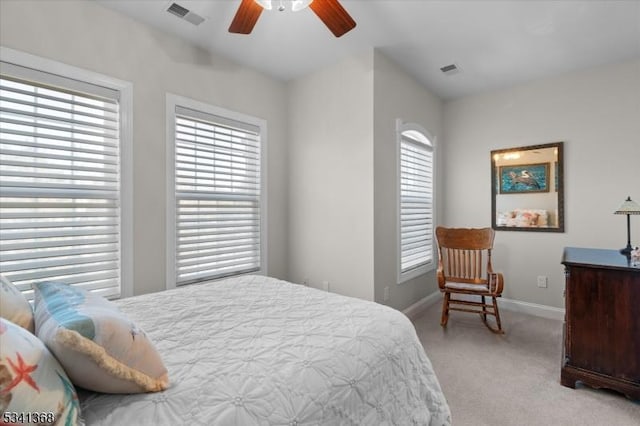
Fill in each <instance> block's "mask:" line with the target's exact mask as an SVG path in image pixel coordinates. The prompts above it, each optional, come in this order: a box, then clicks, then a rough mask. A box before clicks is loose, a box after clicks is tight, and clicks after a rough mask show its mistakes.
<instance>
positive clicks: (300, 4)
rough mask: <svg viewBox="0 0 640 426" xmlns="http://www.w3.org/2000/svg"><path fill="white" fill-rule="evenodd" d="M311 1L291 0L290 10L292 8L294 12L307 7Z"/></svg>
mask: <svg viewBox="0 0 640 426" xmlns="http://www.w3.org/2000/svg"><path fill="white" fill-rule="evenodd" d="M311 3H313V0H293V1H292V2H291V10H293V11H294V12H297V11H299V10H302V9H305V8H307V7H309V5H310V4H311Z"/></svg>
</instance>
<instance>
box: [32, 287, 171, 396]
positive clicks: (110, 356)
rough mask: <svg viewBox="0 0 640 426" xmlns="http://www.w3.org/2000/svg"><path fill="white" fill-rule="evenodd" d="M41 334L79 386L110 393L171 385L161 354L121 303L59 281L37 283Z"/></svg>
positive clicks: (36, 290)
mask: <svg viewBox="0 0 640 426" xmlns="http://www.w3.org/2000/svg"><path fill="white" fill-rule="evenodd" d="M33 290H34V292H35V300H36V304H35V319H36V330H37V334H38V337H39V338H40V339H41V340H42V341H43V342H44V343H45V344H46V345H47V347H48V348H49V350H51V352H52V353H53V354H54V355H55V356H56V358H57V359H58V361H60V364H62V365H63V366H64V368H65V370H66V371H67V374H68V375H69V377H70V378H71V380H72V381H73V383H75V384H76V385H77V386H81V387H83V388H86V389H89V390H93V391H96V392H105V393H140V392H156V391H161V390H164V389H166V388H167V386H168V377H167V369H166V368H165V366H164V364H163V362H162V359H161V358H160V355H159V354H158V352H157V351H156V349H155V346H154V345H153V343H152V342H151V341H150V340H149V338H148V337H147V335H146V334H145V332H144V331H143V330H141V329H140V328H138V327H137V326H136V325H135V324H134V323H133V322H132V321H131V320H130V319H129V318H128V317H127V316H126V315H125V314H123V313H122V312H120V310H119V309H118V308H117V306H116V305H114V304H113V303H111V302H110V301H108V300H107V299H105V298H104V297H101V296H99V295H96V294H94V293H90V292H88V291H86V290H83V289H79V288H76V287H73V286H70V285H67V284H64V283H59V282H43V283H38V284H35V285H34V288H33Z"/></svg>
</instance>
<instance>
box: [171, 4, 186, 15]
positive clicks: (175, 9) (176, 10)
mask: <svg viewBox="0 0 640 426" xmlns="http://www.w3.org/2000/svg"><path fill="white" fill-rule="evenodd" d="M167 12H169V13H173V14H174V15H176V16H178V17H180V18H184V17H185V16H186V15H187V13H189V9H186V8H184V7H182V6H180V5H179V4H178V3H171V6H169V9H167Z"/></svg>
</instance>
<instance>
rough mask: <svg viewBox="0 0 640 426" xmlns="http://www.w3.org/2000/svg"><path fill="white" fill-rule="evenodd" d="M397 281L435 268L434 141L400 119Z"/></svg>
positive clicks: (420, 128)
mask: <svg viewBox="0 0 640 426" xmlns="http://www.w3.org/2000/svg"><path fill="white" fill-rule="evenodd" d="M397 138H398V149H399V153H398V163H399V164H398V170H399V174H398V282H399V283H401V282H404V281H407V280H409V279H411V278H414V277H416V276H418V275H421V274H424V273H425V272H427V271H429V270H430V269H433V266H434V264H435V262H434V251H433V216H434V214H433V213H434V206H433V204H434V203H433V198H434V197H433V192H434V191H433V190H434V185H433V176H434V173H433V154H434V145H433V138H431V137H429V136H428V132H427V131H426V130H425V129H424V128H422V127H421V126H419V125H418V124H414V123H403V122H401V121H400V120H398V125H397Z"/></svg>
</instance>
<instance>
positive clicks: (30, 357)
mask: <svg viewBox="0 0 640 426" xmlns="http://www.w3.org/2000/svg"><path fill="white" fill-rule="evenodd" d="M0 412H1V413H2V418H1V419H0V424H54V423H55V424H60V425H78V424H82V421H81V419H80V417H79V415H80V408H79V405H78V396H77V394H76V390H75V388H74V387H73V385H72V384H71V382H70V381H69V378H68V377H67V375H66V373H65V371H64V370H63V369H62V367H61V366H60V364H59V363H58V361H56V359H55V358H54V357H53V355H51V352H49V350H47V348H46V347H45V345H44V344H43V343H42V342H41V341H40V340H39V339H38V338H37V337H36V336H34V335H33V334H31V333H29V332H28V331H26V330H25V329H24V328H22V327H18V326H17V325H16V324H14V323H12V322H10V321H7V320H5V319H2V318H0Z"/></svg>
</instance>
